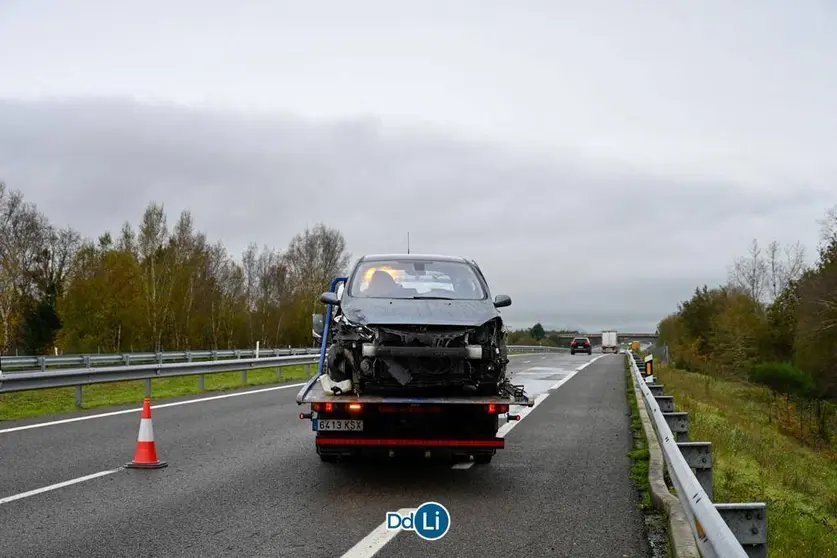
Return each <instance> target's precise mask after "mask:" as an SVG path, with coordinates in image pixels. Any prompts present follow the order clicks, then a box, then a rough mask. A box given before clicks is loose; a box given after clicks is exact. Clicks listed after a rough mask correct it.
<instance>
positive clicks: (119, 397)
mask: <svg viewBox="0 0 837 558" xmlns="http://www.w3.org/2000/svg"><path fill="white" fill-rule="evenodd" d="M315 368H316V366H312V372H313V371H314V369H315ZM280 370H281V376H280V374H279V371H280ZM204 378H205V386H206V389H205V390H203V391H202V390H201V389H200V380H199V376H198V375H195V376H180V377H176V378H159V379H155V380H152V381H151V396H152V397H153V398H154V399H155V400H160V399H165V398H168V397H178V396H183V395H199V394H202V393H207V392H218V391H228V390H234V389H239V388H242V387H249V386H261V385H270V384H280V383H288V382H300V381H304V380H305V379H306V375H305V366H286V367H283V368H281V369H278V368H265V369H262V370H248V371H247V383H246V384H245V383H244V382H243V381H242V379H243V378H242V373H241V372H221V373H218V374H206V375H205V376H204ZM75 393H76V389H75V388H74V387H67V388H54V389H39V390H32V391H21V392H14V393H7V394H4V395H0V421H3V420H19V419H24V418H32V417H39V416H43V415H52V414H57V413H67V412H72V411H77V410H79V408H78V407H76V395H75ZM144 398H145V380H139V381H130V382H113V383H108V384H94V385H89V386H84V400H83V406H82V409H93V408H96V407H104V406H107V405H122V404H126V403H139V402H142V400H143V399H144Z"/></svg>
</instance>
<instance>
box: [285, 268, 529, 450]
mask: <svg viewBox="0 0 837 558" xmlns="http://www.w3.org/2000/svg"><path fill="white" fill-rule="evenodd" d="M345 281H346V278H345V277H338V278H337V279H335V280H334V281H333V282H332V285H331V291H332V292H336V290H337V287H338V286H339V285H340V284H341V283H344V282H345ZM326 306H327V307H326V314H325V325H324V328H323V333H322V347H321V350H320V363H319V367H318V370H317V374H315V375H314V377H313V378H311V379H310V380H309V381H308V382H306V384H305V385H304V386H303V387H302V388H301V389H300V391H299V393H298V394H297V398H296V401H297V404H299V405H310V406H311V407H310V408H311V412H308V413H300V414H299V418H300V419H303V420H304V419H309V420H311V424H312V430H313V431H314V432H315V433H316V434H315V446H316V448H317V454H318V455H319V456H320V459H321V460H322V461H329V462H333V461H339V460H340V459H342V458H343V457H351V456H358V455H366V454H376V453H384V454H386V455H388V456H389V457H395V456H396V455H421V454H423V455H424V457H425V458H430V457H433V456H445V457H449V458H452V459H457V458H464V457H468V458H470V457H471V456H473V459H474V461H475V462H476V463H490V462H491V458H492V457H493V456H494V454H495V453H496V452H497V450H498V449H503V448H505V438H503V437H500V436H497V431H498V430H499V429H500V417H501V416H502V415H506V417H505V418H506V420H505V422H508V421H515V420H520V415H514V414H511V413H510V409H511V407H512V406H513V405H518V406H525V407H533V406H534V400H533V399H530V398H529V397H528V396H527V395H526V393H525V391H524V388H523V386H520V385H513V384H512V383H511V382H509V381H508V380H506V382H504V383H503V384H502V389H501V394H498V395H496V396H490V395H456V396H441V397H438V396H437V397H416V396H410V397H404V396H397V395H393V396H390V395H373V394H366V393H364V394H362V395H357V394H345V395H330V394H328V393H326V392H325V390H324V389H323V387H322V384H321V383H320V375H322V374H323V373H325V365H324V364H325V358H326V349H327V346H328V338H329V337H328V336H329V326H330V325H331V316H332V305H331V304H328V305H326Z"/></svg>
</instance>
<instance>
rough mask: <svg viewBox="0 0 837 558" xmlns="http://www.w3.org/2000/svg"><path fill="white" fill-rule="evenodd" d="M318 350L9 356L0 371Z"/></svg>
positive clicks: (1, 361)
mask: <svg viewBox="0 0 837 558" xmlns="http://www.w3.org/2000/svg"><path fill="white" fill-rule="evenodd" d="M319 352H320V350H319V349H318V348H312V347H308V348H288V349H249V350H248V349H242V350H227V351H210V350H202V351H173V352H164V353H153V352H147V353H113V354H80V355H58V356H9V357H0V371H3V370H14V369H36V368H37V369H40V370H46V369H47V368H52V367H56V366H84V367H85V368H90V367H92V366H96V365H101V364H122V365H131V364H136V363H142V362H156V363H164V362H179V361H183V362H192V361H195V360H212V361H214V360H221V359H231V358H236V359H239V358H262V357H264V358H266V357H279V356H287V355H299V354H303V355H307V354H319Z"/></svg>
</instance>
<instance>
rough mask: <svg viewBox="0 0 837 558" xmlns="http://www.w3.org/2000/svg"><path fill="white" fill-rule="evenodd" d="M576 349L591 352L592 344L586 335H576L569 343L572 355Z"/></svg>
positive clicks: (590, 353) (589, 353)
mask: <svg viewBox="0 0 837 558" xmlns="http://www.w3.org/2000/svg"><path fill="white" fill-rule="evenodd" d="M578 351H580V352H584V353H587V354H588V355H592V354H593V346H592V345H591V344H590V340H589V339H588V338H587V337H576V338H575V339H573V341H572V343H570V354H571V355H574V354H575V353H576V352H578Z"/></svg>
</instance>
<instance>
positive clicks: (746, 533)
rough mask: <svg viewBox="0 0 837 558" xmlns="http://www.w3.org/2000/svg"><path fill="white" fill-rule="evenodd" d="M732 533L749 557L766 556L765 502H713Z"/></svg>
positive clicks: (761, 557) (759, 557)
mask: <svg viewBox="0 0 837 558" xmlns="http://www.w3.org/2000/svg"><path fill="white" fill-rule="evenodd" d="M715 509H716V510H718V513H719V514H721V518H723V520H724V522H725V523H726V524H727V525H728V526H729V529H730V531H732V534H733V535H735V538H736V539H737V540H738V542H739V543H740V544H741V546H742V547H743V548H744V552H746V553H747V556H750V557H751V558H767V504H765V503H763V502H747V503H735V504H715Z"/></svg>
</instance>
